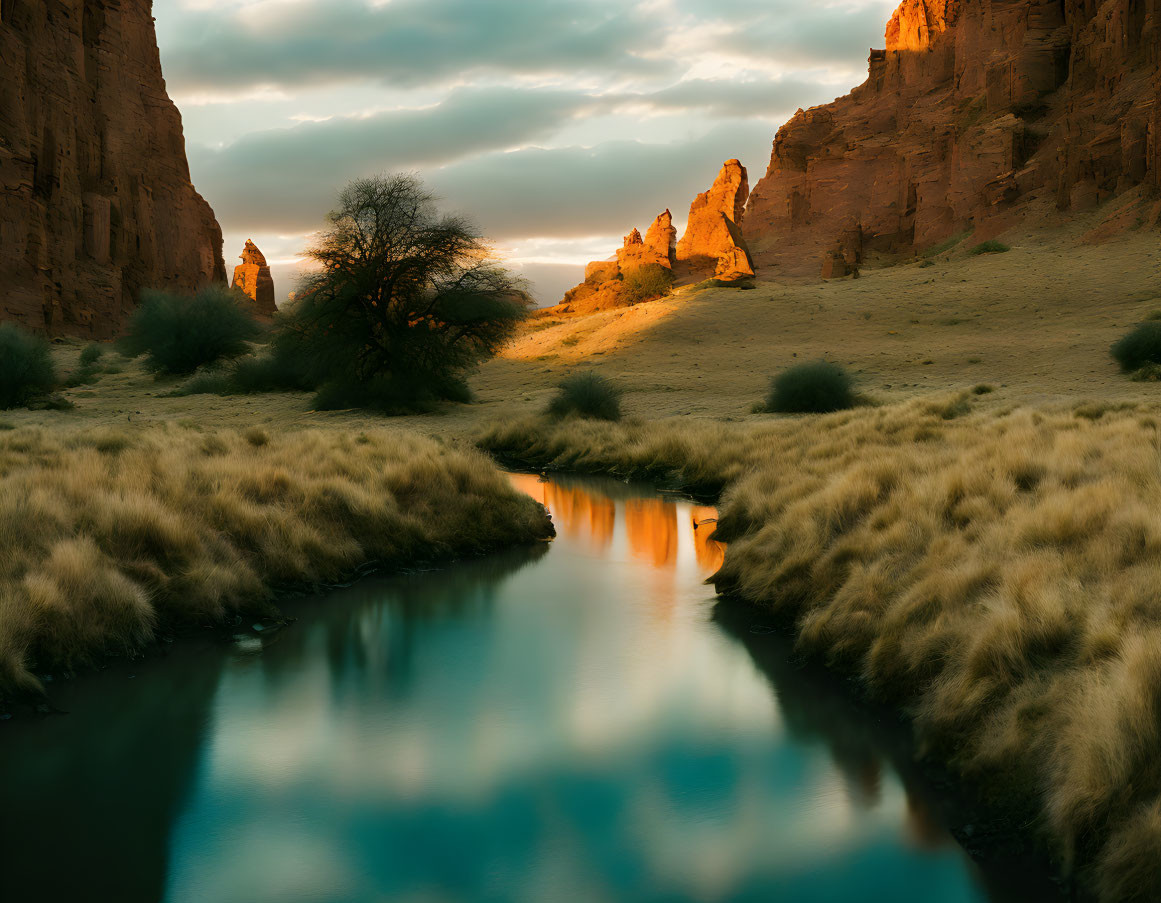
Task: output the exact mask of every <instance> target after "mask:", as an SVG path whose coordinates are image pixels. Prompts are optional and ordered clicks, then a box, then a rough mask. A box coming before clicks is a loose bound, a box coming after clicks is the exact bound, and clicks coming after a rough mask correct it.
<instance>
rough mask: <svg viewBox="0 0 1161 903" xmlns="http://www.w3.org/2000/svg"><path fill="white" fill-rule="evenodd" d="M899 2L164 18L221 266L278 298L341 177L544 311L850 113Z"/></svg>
mask: <svg viewBox="0 0 1161 903" xmlns="http://www.w3.org/2000/svg"><path fill="white" fill-rule="evenodd" d="M895 5H896V0H816V2H807V0H640V2H631V0H155V3H154V15H155V16H156V18H157V33H158V42H159V44H160V47H161V58H162V66H163V68H164V71H165V76H166V82H167V84H168V87H169V93H170V96H171V97H172V98H173V100H174V101H175V102H176V103H177V105H178V107H179V108H180V109H181V112H182V116H183V119H184V122H185V135H186V145H187V152H188V155H189V163H190V170H191V172H192V175H193V180H194V184H195V185H196V186H197V188H198V190H199V191H200V192H201V193H202V194H203V195H204V196H205V198H206V199H207V200H208V201H209V202H210V204H211V205H212V206H213V208H214V211H215V213H216V214H217V217H218V221H219V222H220V223H221V224H222V229H223V231H224V233H225V239H226V249H225V256H226V264H227V267H228V268H230V267H232V266H233V265H234V264H235V263H236V260H235V258H236V256H237V255H238V254H241V252H242V246H243V245H244V244H245V241H246V239H247V238H252V239H253V240H254V241H255V242H256V243H257V244H258V246H259V247H260V248H261V249H262V250H263V251H264V252H265V254H266V257H267V258H268V260H269V261H270V263H271V267H272V269H273V271H274V277H275V283H276V286H275V287H276V291H277V295H278V298H279V300H280V301H281V300H283V299H285V297H286V295H287V293H288V292H290V291H292V290H293V288H294V278H295V275H296V273H297V272H298V271H299V270H300V268H301V259H302V250H303V249H304V248H305V247H307V246H308V245H309V243H310V237H311V235H312V234H313V233H314V232H315V231H316V230H317V229H319V228H320V227H321V225H322V223H323V218H324V216H325V214H326V213H327V211H328V210H330V209H331V207H332V206H333V203H334V199H335V197H336V195H337V194H338V192H339V190H340V189H341V188H342V187H343V186H344V185H345V184H346V183H347V182H349V181H350V180H351V179H354V178H358V177H361V176H368V175H374V174H378V173H391V172H415V173H418V174H419V175H420V176H421V177H422V178H423V179H424V181H425V182H426V183H427V185H428V186H429V187H430V188H431V190H432V191H433V192H434V193H435V194H436V195H437V197H439V198H440V206H441V208H442V209H443V210H445V211H446V212H452V213H459V214H463V215H466V216H467V217H468V218H469V219H470V220H471V221H472V222H473V223H474V224H475V225H476V227H477V228H478V229H479V230H480V231H481V233H482V234H483V235H485V236H487V238H488V239H489V240H490V241H491V242H492V243H493V245H494V246H495V248H496V250H497V252H498V253H499V255H500V256H502V257H503V258H504V259H505V260H506V261H507V263H508V265H509V266H511V267H512V268H513V269H515V270H517V271H519V272H520V273H522V274H523V275H524V276H525V277H526V278H527V279H528V280H529V282H530V284H531V287H532V291H533V293H534V295H535V296H536V297H537V300H538V301H539V302H540V303H541V304H553V303H555V302H556V301H558V300H559V299H560V297H561V295H562V294H563V292H564V290H565V289H567V288H569V287H571V286H572V285H575V284H576V283H577V282H579V281H580V280H581V278H582V277H583V267H584V264H585V263H586V262H587V261H590V260H599V259H604V258H606V257H609V256H610V255H611V254H612V253H613V251H614V250H615V249H616V248H617V247H619V246H620V243H621V238H622V236H624V235H625V234H626V233H627V232H629V230H630V229H632V228H633V227H637V228H640V229H641V230H642V231H644V229H645V227H646V226H648V225H649V223H650V222H651V221H652V219H653V217H655V216H656V215H657V214H658V213H660V212H661V211H662V210H664V209H666V208H669V209H671V210H672V211H673V215H674V220H675V224H676V225H677V227H678V229H679V231H680V229H681V228H683V226H684V221H685V217H686V214H687V212H688V210H689V204H690V202H691V201H692V200H693V198H694V196H695V195H696V194H697V193H698V192H699V191H704V190H705V189H707V188H708V187H709V186H710V184H711V183H712V182H713V179H714V177H715V176H716V174H717V171H718V169H719V168H720V167H721V164H722V162H723V161H725V160H728V159H730V158H731V157H737V158H738V159H740V160H741V161H742V163H743V164H745V165H746V167H747V169H748V170H749V173H750V182H751V185H753V184H754V183H755V182H756V181H757V180H758V179H759V178H760V177H761V176H762V175H763V174H764V173H765V171H766V166H767V164H768V163H769V159H770V151H771V146H772V142H773V139H774V134H775V132H776V131H777V130H778V127H779V126H780V125H781V124H782V123H784V122H785V121H786V120H787V119H789V118H790V117H791V116H792V115H793V114H794V112H795V110H797V109H798V108H800V107H802V108H807V107H811V106H814V105H816V104H820V103H826V102H828V101H830V100H833V99H834V98H835V97H837V96H840V95H843V94H846V93H847V92H848V91H849V90H850V89H851V88H852V87H854V86H855V85H857V84H859V83H860V82H862V81H863V80H864V78H865V77H866V65H867V64H866V59H867V51H868V49H869V48H871V47H882V46H883V30H884V25H885V23H886V21H887V19H888V17H889V16H890V14H891V11H892V9H893V7H894V6H895Z"/></svg>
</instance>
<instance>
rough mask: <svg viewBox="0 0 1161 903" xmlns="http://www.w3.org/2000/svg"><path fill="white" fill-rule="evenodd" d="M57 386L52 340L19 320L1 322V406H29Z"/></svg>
mask: <svg viewBox="0 0 1161 903" xmlns="http://www.w3.org/2000/svg"><path fill="white" fill-rule="evenodd" d="M55 385H56V369H55V368H54V367H53V364H52V355H51V354H50V353H49V347H48V342H47V341H45V340H44V339H43V338H41V337H40V336H37V335H33V334H32V333H31V332H29V331H28V330H26V329H22V328H21V327H19V326H17V325H16V324H15V323H0V408H15V407H17V406H19V405H26V404H28V402H29V401H31V400H32V399H34V398H36V397H37V396H40V395H45V394H47V393H48V392H51V391H52V389H53V387H54V386H55Z"/></svg>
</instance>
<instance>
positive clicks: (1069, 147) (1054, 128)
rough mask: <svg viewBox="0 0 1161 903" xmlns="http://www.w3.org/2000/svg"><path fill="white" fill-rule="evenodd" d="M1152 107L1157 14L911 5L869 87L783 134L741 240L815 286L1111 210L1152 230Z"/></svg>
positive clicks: (1134, 2) (1112, 6) (1078, 7)
mask: <svg viewBox="0 0 1161 903" xmlns="http://www.w3.org/2000/svg"><path fill="white" fill-rule="evenodd" d="M1159 97H1161V0H1103V2H1100V0H970V2H969V0H904V2H903V3H902V4H901V5H900V7H899V8H898V10H897V11H896V12H895V14H894V16H893V17H892V19H891V21H890V23H889V24H888V26H887V31H886V49H885V50H872V51H871V56H870V74H869V77H868V79H867V81H866V82H865V83H864V84H862V85H861V86H859V87H858V88H856V89H855V90H854V91H852V92H851V93H850V94H849V95H847V96H846V97H842V98H839V99H838V100H836V101H835V102H834V103H831V104H827V105H825V106H820V107H815V108H813V109H811V110H806V111H802V110H800V111H799V112H798V113H797V115H795V117H794V118H793V119H792V120H791V121H790V122H788V123H787V124H786V125H785V126H783V127H782V129H781V130H779V132H778V135H777V137H776V138H775V141H774V150H773V154H772V156H771V159H770V165H769V168H768V170H767V172H766V176H765V177H764V178H763V179H762V180H761V181H760V182H759V183H758V184H757V185H756V186H755V188H754V191H753V193H752V194H751V196H750V202H749V206H748V207H747V210H746V216H745V223H744V226H743V231H744V233H745V236H746V238H747V240H748V242H749V245H750V248H751V250H752V251H753V253H754V258H755V261H756V263H757V264H758V265H759V266H772V265H776V266H778V267H779V270H778V271H779V272H784V273H789V274H801V273H811V274H815V275H817V274H818V273H819V267H820V264H821V263H822V262H823V261H824V259H830V260H832V261H834V260H835V259H836V258H838V257H841V258H842V259H843V260H844V261H845V263H846V264H848V265H849V266H851V267H854V266H857V264H858V263H859V262H860V261H861V259H862V257H863V256H864V255H866V254H870V255H875V254H884V255H892V254H898V253H904V254H908V253H912V252H914V251H917V250H922V249H925V248H928V247H930V246H932V245H935V244H938V243H940V242H942V241H944V240H946V239H948V238H950V237H952V236H955V235H957V234H959V233H963V232H966V231H967V230H974V231H973V240H980V239H983V238H987V237H988V236H990V235H995V234H998V233H999V232H1001V231H1003V230H1005V229H1007V228H1009V227H1011V226H1012V225H1015V224H1017V223H1019V222H1021V221H1022V220H1024V219H1028V220H1031V219H1032V218H1036V219H1037V220H1044V219H1045V218H1048V219H1052V218H1055V217H1061V218H1063V217H1067V216H1071V215H1073V214H1075V213H1078V212H1081V211H1085V210H1088V209H1091V208H1093V207H1095V206H1096V205H1097V204H1099V203H1101V202H1103V201H1105V200H1107V199H1109V198H1112V197H1114V196H1126V197H1125V200H1126V203H1125V205H1123V208H1121V209H1120V212H1119V215H1120V220H1119V222H1118V223H1115V224H1114V226H1115V227H1117V228H1132V227H1134V226H1139V225H1141V224H1143V223H1152V222H1156V220H1157V217H1158V212H1159V210H1158V207H1157V205H1156V203H1155V202H1154V201H1152V200H1151V199H1152V198H1153V197H1155V196H1156V192H1157V189H1158V187H1159V185H1161V175H1159V174H1161V100H1159V99H1158V98H1159ZM1110 216H1112V213H1110ZM840 270H841V268H840Z"/></svg>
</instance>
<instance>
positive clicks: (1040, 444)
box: [481, 392, 1161, 901]
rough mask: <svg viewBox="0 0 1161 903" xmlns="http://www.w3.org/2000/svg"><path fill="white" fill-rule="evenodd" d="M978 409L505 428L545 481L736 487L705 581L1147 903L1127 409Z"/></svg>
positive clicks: (1151, 823) (1154, 487) (1101, 885)
mask: <svg viewBox="0 0 1161 903" xmlns="http://www.w3.org/2000/svg"><path fill="white" fill-rule="evenodd" d="M974 398H975V396H973V395H972V394H971V393H968V392H965V393H958V394H952V395H946V396H939V397H935V398H931V399H919V400H915V401H912V402H907V403H904V404H901V405H892V406H885V407H879V408H868V409H861V410H855V411H850V412H844V413H840V414H834V415H830V416H826V417H818V418H784V419H770V420H768V421H767V422H765V423H762V424H761V425H756V426H753V425H742V424H712V425H710V424H693V423H690V422H689V421H687V420H668V421H658V422H651V423H647V422H634V423H627V424H596V423H581V422H577V421H565V422H560V423H555V424H554V423H552V422H550V421H546V420H542V419H528V420H520V421H514V422H508V423H504V424H499V425H495V426H493V427H491V428H489V429H488V430H487V431H485V433H484V434H483V435H482V438H481V445H482V446H483V447H484V448H486V449H488V450H489V451H492V452H494V453H499V454H503V455H506V456H509V457H514V458H518V459H521V460H524V461H527V462H529V463H535V464H538V465H539V466H543V467H550V468H552V467H563V468H570V469H571V468H582V469H585V470H589V471H597V470H600V469H602V468H603V469H606V470H607V471H608V472H610V473H617V474H621V475H624V476H630V475H632V476H651V477H653V478H655V479H656V478H657V477H658V476H661V477H663V478H665V479H668V480H670V481H671V482H673V483H676V484H679V485H682V484H683V485H687V486H690V487H692V488H695V489H705V488H709V487H712V486H714V485H723V486H726V489H725V492H724V494H723V496H722V500H721V503H720V508H721V519H720V522H719V527H718V534H717V538H719V539H722V540H724V541H726V542H728V543H729V548H728V552H727V555H726V560H725V563H724V565H723V567H722V568H721V570H720V571H719V572H718V573H717V574H716V575H715V576H714V578H713V582H714V584H715V586H716V587H717V588H718V590H719V591H721V592H723V593H727V594H730V595H734V596H737V597H739V598H741V599H743V600H746V601H749V602H752V603H755V604H760V605H762V606H764V607H766V608H767V609H769V610H771V611H772V612H773V613H774V614H775V615H776V616H777V617H779V618H780V619H781V620H782V621H783V622H784V623H786V624H788V625H790V626H791V627H792V628H793V630H794V633H795V635H796V637H797V643H796V645H797V648H798V649H799V650H800V651H802V652H804V653H809V654H810V655H812V656H815V657H818V658H820V659H821V660H823V661H825V662H826V663H827V664H828V665H829V666H831V667H832V668H835V669H837V670H841V671H843V672H845V673H848V674H851V675H853V676H855V677H857V678H858V679H859V681H860V684H861V686H863V687H864V688H865V690H866V692H867V693H868V694H869V695H870V697H871V698H873V699H876V700H879V701H883V702H888V703H890V704H891V705H893V706H894V707H896V708H898V709H900V710H901V711H903V712H904V713H905V714H906V715H907V716H908V717H909V718H910V719H911V720H912V722H913V724H914V727H915V730H916V734H917V737H918V739H919V740H920V742H921V748H922V750H923V752H924V755H926V756H930V757H933V758H935V759H936V760H938V761H942V762H946V763H948V765H949V766H950V767H951V768H952V769H953V770H955V771H956V772H957V773H959V774H961V775H964V776H967V777H970V778H971V779H972V780H973V781H975V782H977V783H979V784H980V786H983V787H985V788H987V789H988V791H989V793H990V794H992V795H994V797H995V799H997V800H1003V799H1012V798H1014V797H1016V798H1019V799H1020V800H1022V801H1027V802H1028V804H1029V806H1030V807H1032V808H1033V809H1034V810H1035V811H1036V812H1037V819H1036V821H1035V823H1034V825H1031V826H1030V830H1036V831H1039V832H1041V833H1042V835H1043V836H1044V837H1045V838H1046V839H1047V840H1048V843H1049V845H1050V847H1051V849H1052V850H1054V851H1055V855H1056V858H1057V859H1058V861H1059V862H1060V864H1061V868H1062V870H1063V871H1064V872H1066V873H1069V872H1074V871H1075V872H1076V873H1077V874H1078V875H1079V877H1080V879H1081V881H1082V883H1083V884H1084V885H1085V886H1086V887H1089V888H1090V889H1092V890H1093V891H1094V892H1095V893H1096V895H1097V897H1098V898H1099V899H1102V900H1110V901H1111V900H1119V901H1124V900H1145V899H1153V898H1155V897H1156V895H1157V893H1158V892H1159V891H1161V866H1159V865H1158V860H1157V858H1156V855H1155V853H1156V850H1157V849H1158V844H1159V843H1161V828H1158V825H1159V824H1161V783H1159V779H1158V776H1157V770H1156V765H1155V758H1154V752H1153V751H1154V750H1155V748H1156V745H1157V743H1158V741H1161V730H1159V724H1158V719H1157V716H1156V712H1157V711H1158V707H1159V706H1161V697H1159V693H1161V689H1159V688H1161V682H1159V681H1158V680H1157V677H1158V674H1159V673H1161V632H1159V631H1158V629H1157V627H1156V625H1157V623H1158V622H1159V621H1161V600H1159V599H1158V598H1157V595H1156V587H1157V586H1159V585H1161V521H1158V518H1157V516H1156V512H1157V510H1159V509H1161V473H1159V468H1158V421H1157V419H1156V418H1155V417H1154V415H1153V414H1151V413H1150V412H1149V411H1147V410H1144V409H1138V408H1137V407H1136V406H1135V405H1132V404H1124V405H1108V406H1103V407H1101V406H1093V405H1091V404H1077V405H1073V406H1056V407H1045V408H1043V409H1040V410H1029V409H1028V408H1025V407H1017V406H1002V407H999V408H998V409H997V408H993V409H990V410H984V411H978V410H973V407H974V405H973V399H974Z"/></svg>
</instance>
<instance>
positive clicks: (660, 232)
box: [586, 210, 677, 278]
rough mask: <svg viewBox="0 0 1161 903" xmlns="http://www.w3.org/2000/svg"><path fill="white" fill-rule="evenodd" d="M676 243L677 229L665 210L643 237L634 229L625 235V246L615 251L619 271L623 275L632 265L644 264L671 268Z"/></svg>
mask: <svg viewBox="0 0 1161 903" xmlns="http://www.w3.org/2000/svg"><path fill="white" fill-rule="evenodd" d="M676 244H677V230H676V229H674V228H673V216H672V215H671V214H670V213H669V211H668V210H666V211H665V212H664V213H662V214H660V215H659V216H658V217H657V218H656V219H655V220H653V224H652V225H651V226H650V227H649V231H647V232H646V233H645V237H644V238H642V237H641V233H640V232H638V231H637V230H636V229H634V230H633V231H632V232H630V233H629V234H628V235H626V236H625V246H624V247H623V248H621V249H620V250H619V251H617V266H618V268H619V271H620V273H621V274H622V275H623V274H624V273H625V272H626V271H628V270H631V269H632V268H633V267H639V266H645V265H646V264H656V265H657V266H663V267H666V268H668V269H673V264H674V263H675V262H676V258H675V256H674V254H675V251H674V248H675V246H676ZM590 266H592V264H590ZM586 272H587V268H586ZM614 278H616V277H614Z"/></svg>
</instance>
